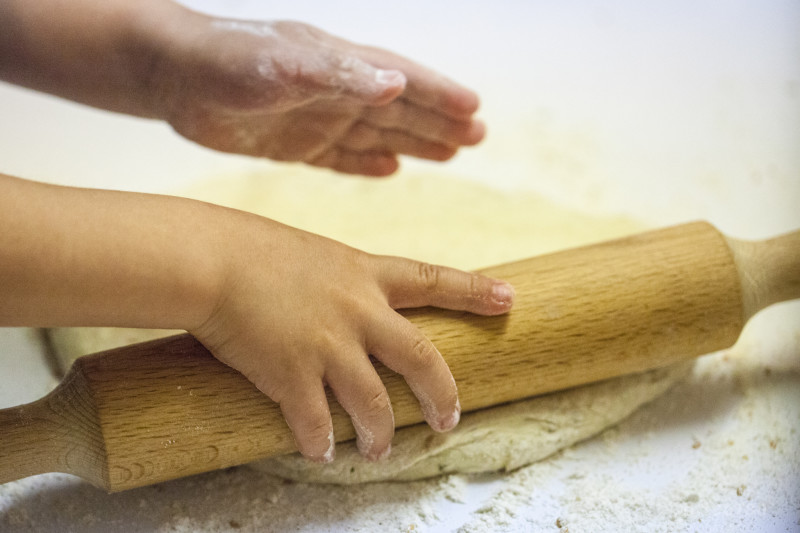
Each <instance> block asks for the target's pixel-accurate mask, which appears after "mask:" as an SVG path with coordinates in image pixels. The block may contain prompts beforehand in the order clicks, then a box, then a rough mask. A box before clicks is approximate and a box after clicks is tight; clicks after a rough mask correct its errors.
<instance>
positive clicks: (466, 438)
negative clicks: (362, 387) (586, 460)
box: [251, 362, 692, 485]
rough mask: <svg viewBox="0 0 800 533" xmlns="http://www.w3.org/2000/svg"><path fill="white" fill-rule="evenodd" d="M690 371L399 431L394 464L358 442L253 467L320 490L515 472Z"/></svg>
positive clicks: (654, 374) (611, 383)
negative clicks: (325, 454)
mask: <svg viewBox="0 0 800 533" xmlns="http://www.w3.org/2000/svg"><path fill="white" fill-rule="evenodd" d="M691 367H692V363H691V362H689V363H683V364H679V365H675V366H672V367H669V368H663V369H659V370H655V371H651V372H647V373H645V374H642V375H634V376H625V377H622V378H617V379H612V380H608V381H605V382H602V383H597V384H593V385H587V386H584V387H578V388H576V389H572V390H569V391H564V392H558V393H554V394H549V395H546V396H539V397H536V398H532V399H529V400H523V401H518V402H513V403H510V404H507V405H502V406H499V407H492V408H489V409H483V410H481V411H476V412H473V413H467V414H465V415H464V416H463V417H462V419H461V422H460V423H459V424H458V426H456V428H455V429H454V430H452V431H450V432H448V433H435V432H434V431H433V430H431V429H430V428H429V427H428V426H427V425H424V424H419V425H416V426H412V427H408V428H401V429H399V430H398V431H397V433H396V435H395V438H394V441H393V443H392V455H391V456H390V457H389V459H388V460H386V461H382V462H378V463H371V462H369V461H366V460H364V459H363V458H362V457H361V456H360V455H359V453H358V450H357V449H356V446H355V444H354V443H352V442H347V443H342V444H337V445H336V459H335V460H334V461H333V463H331V464H329V465H319V464H316V463H312V462H311V461H307V460H306V459H304V458H303V457H302V456H300V455H299V454H296V453H295V454H291V455H284V456H281V457H272V458H270V459H264V460H262V461H256V462H254V463H251V466H252V467H254V468H257V469H259V470H262V471H264V472H268V473H270V474H275V475H278V476H281V477H285V478H289V479H294V480H297V481H305V482H314V483H337V484H343V485H347V484H352V483H363V482H367V481H384V480H395V481H400V480H404V481H405V480H415V479H424V478H429V477H433V476H438V475H441V474H448V473H479V472H494V471H511V470H516V469H517V468H520V467H522V466H525V465H528V464H531V463H533V462H536V461H539V460H541V459H544V458H545V457H548V456H550V455H552V454H554V453H555V452H557V451H559V450H561V449H563V448H566V447H567V446H571V445H572V444H575V443H576V442H579V441H582V440H584V439H587V438H589V437H591V436H593V435H596V434H597V433H599V432H600V431H602V430H604V429H606V428H607V427H609V426H611V425H613V424H615V423H617V422H619V421H620V420H622V419H624V418H625V417H627V416H628V415H630V414H631V413H633V412H634V411H635V410H636V409H638V408H639V407H640V406H642V405H643V404H645V403H647V402H648V401H650V400H652V399H653V398H656V397H657V396H659V395H660V394H662V393H664V392H666V390H667V389H669V387H670V386H671V385H672V384H673V383H675V382H676V381H677V380H679V379H681V378H683V377H685V376H686V375H687V373H688V371H689V369H691Z"/></svg>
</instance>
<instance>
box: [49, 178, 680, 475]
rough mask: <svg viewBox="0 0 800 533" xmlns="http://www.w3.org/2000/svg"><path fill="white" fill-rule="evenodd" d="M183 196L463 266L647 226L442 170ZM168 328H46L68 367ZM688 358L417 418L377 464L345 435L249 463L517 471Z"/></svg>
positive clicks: (272, 181)
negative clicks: (449, 420) (433, 422)
mask: <svg viewBox="0 0 800 533" xmlns="http://www.w3.org/2000/svg"><path fill="white" fill-rule="evenodd" d="M181 195H182V196H187V197H190V198H195V199H198V200H203V201H209V202H213V203H217V204H221V205H225V206H228V207H233V208H237V209H242V210H247V211H251V212H254V213H258V214H260V215H263V216H267V217H269V218H273V219H276V220H279V221H281V222H283V223H286V224H289V225H292V226H295V227H299V228H302V229H305V230H308V231H311V232H314V233H319V234H322V235H325V236H328V237H331V238H334V239H337V240H340V241H342V242H344V243H346V244H349V245H351V246H354V247H356V248H360V249H362V250H366V251H368V252H372V253H376V254H391V255H400V256H406V257H411V258H415V259H418V260H422V261H427V262H431V263H439V264H444V265H448V266H454V267H457V268H462V269H468V270H474V269H478V268H481V267H486V266H490V265H493V264H499V263H504V262H508V261H513V260H517V259H521V258H525V257H530V256H533V255H538V254H542V253H546V252H550V251H554V250H557V249H562V248H567V247H573V246H579V245H583V244H587V243H589V242H596V241H601V240H606V239H611V238H616V237H620V236H623V235H628V234H631V233H635V232H637V231H641V230H643V229H644V228H643V227H642V226H641V225H640V224H638V223H636V222H634V221H632V220H630V219H628V218H625V217H619V216H595V215H591V214H587V213H581V212H576V211H574V210H571V209H568V208H565V207H562V206H558V205H556V204H554V203H552V202H550V201H548V200H546V199H545V198H543V197H541V196H538V195H536V194H533V193H520V192H504V191H500V190H495V189H491V188H488V187H486V186H483V185H480V184H476V183H473V182H469V181H466V180H463V179H458V178H457V177H447V176H442V175H427V174H425V175H423V174H417V175H408V174H406V175H402V176H398V177H395V178H390V179H383V180H375V179H363V178H348V177H342V176H338V175H331V174H328V173H325V172H318V171H313V170H308V169H305V168H301V167H287V168H285V169H284V170H282V171H280V172H274V173H267V174H263V173H262V174H251V175H239V176H230V177H224V178H220V179H215V180H212V181H208V182H206V183H202V184H199V185H197V186H196V187H195V188H193V189H192V190H189V191H184V193H183V194H181ZM172 333H174V332H172V331H167V330H134V329H119V328H58V329H54V330H51V331H50V332H49V334H50V336H51V339H52V343H53V346H54V348H55V351H56V353H57V355H58V357H59V359H60V362H61V365H62V368H64V369H66V368H68V367H69V365H70V364H71V363H72V361H74V359H75V358H77V357H78V356H80V355H84V354H88V353H93V352H97V351H101V350H105V349H109V348H113V347H117V346H121V345H125V344H130V343H133V342H139V341H143V340H149V339H152V338H157V337H160V336H165V335H168V334H172ZM689 366H690V365H689ZM689 366H687V365H679V366H677V367H673V368H669V369H661V370H656V371H652V372H649V373H645V374H641V375H636V376H628V377H623V378H618V379H615V380H610V381H607V382H604V383H600V384H595V385H591V386H587V387H582V388H579V389H575V390H571V391H565V392H561V393H557V394H552V395H548V396H545V397H540V398H536V399H532V400H527V401H523V402H516V403H513V404H510V405H507V406H500V407H495V408H491V409H486V410H483V411H480V412H476V413H469V414H466V415H465V416H464V417H463V418H462V421H461V423H460V424H459V428H458V429H457V430H455V431H454V432H451V433H449V434H444V435H440V434H436V433H433V432H432V431H431V430H430V429H428V428H427V426H424V425H420V426H415V427H410V428H403V429H400V430H398V432H397V435H396V436H395V440H394V443H393V453H392V456H391V458H390V459H389V460H388V461H385V462H382V463H379V464H371V463H367V462H366V461H363V460H361V459H360V457H359V456H358V453H357V451H356V449H355V446H354V445H353V444H350V443H346V444H340V445H338V446H337V459H336V461H334V463H333V465H328V466H326V467H319V466H318V465H313V464H311V463H309V462H307V461H305V460H303V459H302V458H301V457H299V456H298V455H296V454H295V455H289V456H284V457H279V458H273V459H268V460H264V461H260V462H258V463H255V466H256V467H257V468H260V469H262V470H266V471H269V472H271V473H275V474H278V475H281V476H284V477H287V478H293V479H299V480H304V481H318V482H330V483H357V482H363V481H374V480H379V479H387V478H394V479H418V478H424V477H431V476H434V475H438V474H441V473H447V472H483V471H494V470H513V469H515V468H518V467H520V466H523V465H525V464H529V463H530V462H533V461H536V460H539V459H542V458H544V457H546V456H548V455H550V454H552V453H554V452H556V451H557V450H559V449H561V448H563V447H565V446H569V445H571V444H573V443H575V442H577V441H580V440H583V439H586V438H588V437H590V436H592V435H594V434H596V433H598V432H599V431H601V430H602V429H604V428H605V427H608V426H609V425H613V424H614V423H616V422H618V421H620V420H621V419H623V418H625V417H626V416H628V415H629V414H630V413H632V412H633V411H634V410H636V409H637V408H638V407H639V406H640V405H642V404H644V403H646V402H647V401H649V400H651V399H653V398H654V397H656V396H658V395H659V394H661V393H663V392H664V391H666V390H667V389H668V388H669V386H670V385H671V384H672V383H674V382H675V381H676V380H678V379H680V378H681V377H683V376H684V375H686V373H687V371H688V368H689Z"/></svg>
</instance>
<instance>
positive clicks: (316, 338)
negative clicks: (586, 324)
mask: <svg viewBox="0 0 800 533" xmlns="http://www.w3.org/2000/svg"><path fill="white" fill-rule="evenodd" d="M228 215H229V216H228V220H229V221H230V223H231V225H230V226H228V225H225V226H224V227H225V235H226V236H227V244H226V245H228V246H230V248H226V249H225V250H222V252H223V253H224V254H225V255H226V257H228V258H229V263H228V265H227V268H226V274H227V277H226V279H225V280H224V284H223V285H222V287H221V291H220V292H219V300H218V304H217V306H216V307H215V309H214V311H213V313H212V315H211V316H210V317H209V318H208V319H207V320H206V321H205V323H204V324H203V325H202V326H200V327H199V328H197V329H196V330H194V331H192V332H191V333H193V334H194V335H195V336H196V337H197V338H198V339H199V340H200V341H201V342H203V343H204V344H205V345H206V346H207V347H208V348H209V349H210V350H211V352H212V353H214V354H215V355H216V356H217V357H218V358H219V359H220V360H222V361H224V362H225V363H227V364H229V365H230V366H232V367H233V368H235V369H237V370H239V371H240V372H242V373H243V374H244V375H245V376H246V377H247V378H249V379H250V380H251V381H252V382H253V383H254V384H255V385H256V386H257V387H258V388H259V389H260V390H261V391H263V392H264V393H265V394H266V395H267V396H269V397H270V398H272V399H273V400H274V401H276V402H278V403H279V404H280V406H281V410H282V411H283V414H284V416H285V417H286V421H287V422H288V424H289V427H290V428H291V430H292V432H293V434H294V436H295V440H296V442H297V446H298V448H299V450H300V451H301V453H303V455H305V456H306V457H308V458H310V459H313V460H315V461H322V462H327V461H331V460H332V459H333V447H334V444H333V443H334V440H333V430H332V424H331V418H330V413H329V410H328V405H327V401H326V397H325V390H324V387H325V385H326V384H327V385H328V386H329V387H330V388H331V390H332V391H333V393H334V394H335V395H336V398H337V400H338V401H339V403H340V404H341V405H342V406H343V407H344V409H345V410H346V411H347V412H348V413H349V414H350V416H351V417H352V420H353V426H354V427H355V429H356V433H357V435H358V447H359V450H360V451H361V452H362V454H364V455H365V456H367V457H368V458H370V459H378V458H381V457H384V456H386V455H388V453H389V451H390V448H391V439H392V435H393V433H394V418H393V416H392V407H391V404H390V401H389V397H388V395H387V392H386V389H385V388H384V386H383V383H382V382H381V380H380V378H379V377H378V375H377V373H376V372H375V370H374V368H373V366H372V364H371V363H370V361H369V358H368V354H371V355H373V356H374V357H376V358H378V359H380V360H381V361H382V362H383V363H384V364H385V365H386V366H388V367H389V368H391V369H392V370H394V371H396V372H398V373H400V374H402V375H403V376H404V377H405V379H406V381H407V382H408V384H409V386H410V387H411V389H412V390H413V391H414V393H415V394H416V396H417V397H418V398H419V400H420V404H421V406H422V410H423V413H424V415H425V419H426V420H427V422H428V423H429V424H430V425H431V427H432V428H433V429H435V430H437V431H446V430H449V429H451V428H453V427H454V426H455V425H456V424H457V423H458V420H459V415H460V407H459V403H458V395H457V391H456V384H455V382H454V380H453V377H452V375H451V373H450V370H449V369H448V367H447V364H446V363H445V361H444V359H443V358H442V357H441V355H440V354H439V353H438V352H437V350H436V348H435V347H434V346H433V344H431V342H430V341H428V340H427V339H426V338H425V337H424V336H423V335H422V334H421V332H420V331H419V330H417V328H415V327H414V326H413V325H412V324H411V323H410V322H408V321H407V320H406V319H405V318H403V317H402V316H401V315H400V314H398V313H396V312H395V311H394V309H398V308H408V307H418V306H425V305H434V306H438V307H445V308H449V309H457V310H466V311H471V312H474V313H479V314H484V315H496V314H501V313H505V312H506V311H508V310H509V309H510V308H511V304H512V299H513V290H512V289H511V287H510V286H508V285H507V284H505V283H503V282H500V281H497V280H492V279H489V278H486V277H483V276H479V275H477V274H469V273H465V272H461V271H457V270H453V269H450V268H444V267H438V266H432V265H427V264H422V263H418V262H416V261H412V260H409V259H401V258H397V257H387V256H375V255H370V254H367V253H364V252H360V251H358V250H355V249H352V248H349V247H347V246H345V245H343V244H340V243H338V242H336V241H332V240H329V239H326V238H324V237H320V236H317V235H313V234H310V233H306V232H304V231H300V230H297V229H294V228H290V227H287V226H283V225H281V224H278V223H276V222H273V221H270V220H267V219H262V218H260V217H255V216H251V215H247V214H244V213H239V212H230V213H229V214H228Z"/></svg>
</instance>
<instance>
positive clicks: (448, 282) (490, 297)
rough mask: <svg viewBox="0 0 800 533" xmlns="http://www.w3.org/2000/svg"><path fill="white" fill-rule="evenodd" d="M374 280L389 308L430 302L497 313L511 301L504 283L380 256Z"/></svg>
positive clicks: (408, 260) (436, 304) (424, 304)
mask: <svg viewBox="0 0 800 533" xmlns="http://www.w3.org/2000/svg"><path fill="white" fill-rule="evenodd" d="M378 269H379V272H378V276H377V279H378V280H379V283H380V285H381V288H382V289H383V293H384V295H385V296H386V298H387V300H388V302H389V305H390V306H391V307H392V308H393V309H404V308H410V307H423V306H426V305H432V306H435V307H442V308H444V309H452V310H455V311H469V312H471V313H476V314H479V315H500V314H503V313H506V312H508V311H509V310H510V309H511V306H512V305H513V304H514V288H513V287H512V286H511V285H509V284H508V283H506V282H504V281H501V280H497V279H494V278H490V277H488V276H483V275H481V274H476V273H474V272H464V271H462V270H457V269H455V268H450V267H445V266H440V265H432V264H430V263H423V262H419V261H414V260H413V259H405V258H402V257H390V256H382V257H380V258H379V260H378Z"/></svg>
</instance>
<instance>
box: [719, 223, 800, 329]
mask: <svg viewBox="0 0 800 533" xmlns="http://www.w3.org/2000/svg"><path fill="white" fill-rule="evenodd" d="M727 240H728V246H729V247H730V249H731V252H732V253H733V257H734V262H735V263H736V268H737V270H738V271H739V278H740V279H741V283H742V304H743V307H744V314H745V319H749V318H750V317H752V316H753V315H755V314H756V313H757V312H759V311H760V310H762V309H764V308H765V307H768V306H770V305H772V304H775V303H778V302H783V301H787V300H794V299H798V298H800V231H793V232H791V233H786V234H784V235H781V236H779V237H775V238H772V239H767V240H764V241H744V240H738V239H732V238H730V237H728V238H727Z"/></svg>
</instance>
